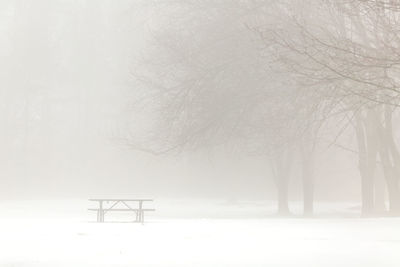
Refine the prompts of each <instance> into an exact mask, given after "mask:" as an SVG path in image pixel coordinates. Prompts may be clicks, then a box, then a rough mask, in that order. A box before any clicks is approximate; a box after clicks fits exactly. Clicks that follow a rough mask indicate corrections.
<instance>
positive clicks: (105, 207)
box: [88, 198, 155, 223]
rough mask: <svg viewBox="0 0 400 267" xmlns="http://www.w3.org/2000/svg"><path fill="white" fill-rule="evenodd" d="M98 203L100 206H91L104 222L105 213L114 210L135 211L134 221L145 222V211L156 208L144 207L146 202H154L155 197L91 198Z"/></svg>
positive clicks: (98, 218) (98, 217)
mask: <svg viewBox="0 0 400 267" xmlns="http://www.w3.org/2000/svg"><path fill="white" fill-rule="evenodd" d="M89 201H94V202H97V203H98V208H90V209H88V210H90V211H96V212H97V222H104V215H106V214H107V213H109V212H112V211H121V212H133V213H134V214H135V215H136V218H135V221H134V222H139V223H144V213H145V212H148V211H155V209H149V208H144V207H143V203H144V202H152V201H153V199H120V198H96V199H89Z"/></svg>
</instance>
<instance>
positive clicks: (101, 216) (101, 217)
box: [99, 200, 104, 222]
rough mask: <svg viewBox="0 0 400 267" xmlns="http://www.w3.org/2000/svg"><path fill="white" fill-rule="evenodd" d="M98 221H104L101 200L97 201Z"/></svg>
mask: <svg viewBox="0 0 400 267" xmlns="http://www.w3.org/2000/svg"><path fill="white" fill-rule="evenodd" d="M99 219H100V220H99V222H104V211H103V201H102V200H100V202H99Z"/></svg>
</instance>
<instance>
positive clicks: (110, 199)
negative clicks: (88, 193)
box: [89, 198, 153, 201]
mask: <svg viewBox="0 0 400 267" xmlns="http://www.w3.org/2000/svg"><path fill="white" fill-rule="evenodd" d="M89 201H153V199H149V198H134V199H132V198H91V199H89Z"/></svg>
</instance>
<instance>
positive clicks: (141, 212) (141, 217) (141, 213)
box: [138, 201, 143, 223]
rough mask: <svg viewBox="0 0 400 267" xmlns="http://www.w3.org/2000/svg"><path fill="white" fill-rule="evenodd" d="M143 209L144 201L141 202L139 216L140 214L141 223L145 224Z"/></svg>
mask: <svg viewBox="0 0 400 267" xmlns="http://www.w3.org/2000/svg"><path fill="white" fill-rule="evenodd" d="M142 207H143V201H139V210H138V214H139V222H141V223H143V211H142Z"/></svg>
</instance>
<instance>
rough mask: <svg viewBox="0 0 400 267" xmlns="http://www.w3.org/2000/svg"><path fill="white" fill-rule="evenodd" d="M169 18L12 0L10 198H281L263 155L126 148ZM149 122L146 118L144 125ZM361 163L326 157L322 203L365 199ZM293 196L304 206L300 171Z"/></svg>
mask: <svg viewBox="0 0 400 267" xmlns="http://www.w3.org/2000/svg"><path fill="white" fill-rule="evenodd" d="M157 19H158V15H157V13H155V12H154V10H153V8H152V3H151V2H150V1H134V0H130V1H128V0H119V1H112V0H86V1H85V0H80V1H72V0H69V1H63V0H39V1H8V0H3V1H1V2H0V125H1V128H0V129H1V130H0V177H1V183H0V198H3V199H25V198H46V197H84V198H86V197H94V196H99V197H100V196H114V197H119V196H122V195H129V196H136V195H141V196H152V197H187V196H190V197H199V198H202V197H213V198H216V197H218V198H226V199H231V198H237V199H275V196H276V192H275V191H276V189H275V187H274V184H273V182H272V178H271V174H270V173H269V168H268V164H267V162H266V160H265V159H264V158H263V157H262V156H250V157H248V156H240V155H235V154H229V153H224V152H217V153H211V152H210V151H200V152H195V153H184V154H182V155H172V156H169V157H165V156H158V157H156V156H153V155H150V154H147V153H144V152H140V151H135V150H132V149H129V147H127V146H125V145H124V143H123V142H121V141H120V140H119V137H120V134H121V132H123V131H124V129H125V128H126V125H127V123H128V124H130V127H132V125H135V119H134V114H133V113H134V112H136V111H135V108H132V105H134V103H135V98H137V97H138V92H139V90H138V89H139V88H136V87H135V86H137V85H136V84H135V83H133V82H132V76H131V73H132V71H133V70H134V68H136V67H137V66H138V64H139V63H140V62H141V61H142V60H143V57H144V56H145V54H144V53H145V51H146V50H145V48H146V46H147V45H148V43H149V41H151V40H152V39H151V38H152V31H153V30H154V25H156V23H154V21H156V20H157ZM146 123H147V122H146V117H144V118H143V116H142V117H141V119H140V120H139V119H138V121H137V125H136V126H135V127H143V126H144V125H146ZM346 138H347V137H345V140H346ZM351 138H352V137H348V138H347V139H348V140H347V141H348V142H349V143H352V142H353V141H354V140H352V139H351ZM356 160H357V158H356V156H355V155H353V154H352V153H351V152H348V151H343V150H341V149H340V148H335V147H331V148H330V149H325V150H324V151H322V152H321V154H320V156H319V158H318V160H317V161H318V164H316V166H317V169H316V190H315V192H316V193H315V194H316V200H332V199H335V200H336V201H340V200H343V201H344V200H349V199H352V200H359V195H360V194H359V191H360V189H359V184H360V182H359V180H360V178H359V174H358V170H357V169H356V164H355V163H356ZM344 184H346V186H344ZM291 188H292V190H293V192H292V194H291V198H292V199H300V197H301V189H300V178H299V177H297V175H296V171H294V177H293V179H292V185H291ZM296 188H297V189H296Z"/></svg>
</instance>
